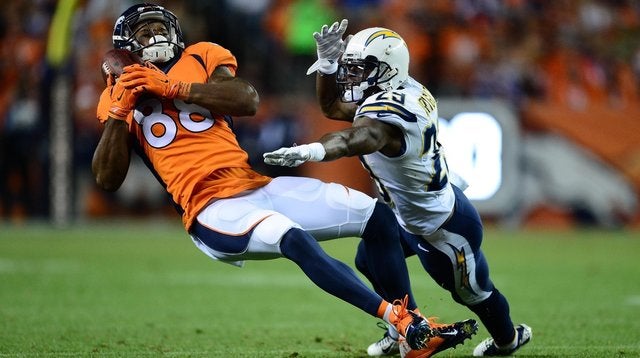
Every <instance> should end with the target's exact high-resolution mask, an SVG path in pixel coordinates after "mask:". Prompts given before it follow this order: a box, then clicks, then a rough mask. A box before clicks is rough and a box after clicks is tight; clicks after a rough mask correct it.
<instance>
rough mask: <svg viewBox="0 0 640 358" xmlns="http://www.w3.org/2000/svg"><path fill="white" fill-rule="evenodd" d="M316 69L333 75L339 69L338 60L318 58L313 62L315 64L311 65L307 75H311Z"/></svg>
mask: <svg viewBox="0 0 640 358" xmlns="http://www.w3.org/2000/svg"><path fill="white" fill-rule="evenodd" d="M316 71H318V72H320V73H321V74H324V75H332V74H334V73H336V72H337V71H338V61H336V60H326V59H318V60H317V61H316V62H314V63H313V65H311V66H309V69H308V70H307V75H310V74H312V73H314V72H316Z"/></svg>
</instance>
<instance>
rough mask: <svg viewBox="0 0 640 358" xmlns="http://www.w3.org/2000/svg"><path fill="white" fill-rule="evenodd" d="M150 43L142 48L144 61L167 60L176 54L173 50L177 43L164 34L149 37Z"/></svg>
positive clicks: (156, 61)
mask: <svg viewBox="0 0 640 358" xmlns="http://www.w3.org/2000/svg"><path fill="white" fill-rule="evenodd" d="M149 45H150V46H148V47H146V48H144V49H142V59H143V60H144V61H150V62H154V63H158V62H167V61H169V60H170V59H172V58H173V56H175V52H174V51H173V49H174V47H175V45H174V44H172V43H170V42H169V41H168V40H167V38H166V37H164V36H162V35H155V36H153V37H152V38H151V39H149Z"/></svg>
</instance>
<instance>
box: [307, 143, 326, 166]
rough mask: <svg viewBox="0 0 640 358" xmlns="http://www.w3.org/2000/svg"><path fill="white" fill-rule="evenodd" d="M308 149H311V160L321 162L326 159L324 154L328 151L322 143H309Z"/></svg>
mask: <svg viewBox="0 0 640 358" xmlns="http://www.w3.org/2000/svg"><path fill="white" fill-rule="evenodd" d="M307 149H309V161H311V162H320V161H322V159H324V156H325V155H327V151H326V150H325V149H324V146H323V145H322V143H318V142H314V143H309V144H307Z"/></svg>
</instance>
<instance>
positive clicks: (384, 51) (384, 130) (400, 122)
mask: <svg viewBox="0 0 640 358" xmlns="http://www.w3.org/2000/svg"><path fill="white" fill-rule="evenodd" d="M346 25H347V21H346V20H342V22H341V23H340V24H338V23H335V24H334V25H333V26H332V27H330V28H326V27H323V30H322V31H321V32H319V33H315V34H314V37H315V38H316V42H317V45H318V61H316V63H314V64H313V65H312V66H311V67H310V69H309V70H310V71H309V72H313V71H317V75H316V88H317V97H318V101H319V102H320V106H321V107H322V110H323V112H324V114H325V115H326V116H327V117H329V118H331V119H336V120H344V121H352V122H353V125H352V127H350V128H347V129H344V130H341V131H337V132H333V133H328V134H325V135H324V136H322V137H321V138H320V139H319V140H318V141H317V142H314V143H310V144H304V145H299V146H294V147H291V148H280V149H278V150H276V151H274V152H270V153H265V154H264V161H265V163H267V164H272V165H284V166H298V165H300V164H302V163H304V162H307V161H316V162H317V161H330V160H335V159H338V158H341V157H346V156H355V155H358V156H360V159H361V161H362V164H363V165H364V167H365V168H366V169H367V170H368V171H369V173H370V175H371V177H372V178H373V180H374V181H375V183H376V184H377V186H378V188H379V191H380V196H381V197H382V198H383V199H384V200H385V201H386V203H387V204H388V205H389V206H390V207H391V209H392V210H393V212H394V213H395V216H396V218H397V220H398V222H399V224H400V226H401V227H402V228H403V229H404V230H403V231H404V233H403V246H404V248H405V255H406V256H411V255H414V254H415V255H417V256H418V257H419V259H420V261H421V263H422V265H423V267H424V269H425V270H426V271H427V273H428V274H429V275H430V276H431V277H432V278H433V279H434V280H435V281H436V282H437V283H438V284H440V285H441V286H442V287H444V288H446V289H447V290H448V291H450V293H451V295H452V297H453V299H454V300H455V301H456V302H458V303H460V304H462V305H465V306H467V307H468V308H469V309H470V310H471V311H473V312H474V313H475V314H477V315H478V317H479V318H480V320H481V321H482V323H483V324H484V325H485V327H486V328H487V330H488V331H489V333H490V334H491V338H488V339H486V340H484V341H483V342H482V343H480V344H479V345H478V346H477V347H476V348H475V350H474V352H473V354H474V355H475V356H503V355H511V354H512V353H514V352H515V351H516V350H517V349H519V348H520V347H521V346H523V345H524V344H526V343H528V342H529V340H530V339H531V328H530V327H528V326H527V325H525V324H519V325H517V326H515V327H514V325H513V323H512V320H511V317H510V313H509V304H508V302H507V299H506V298H505V297H504V296H503V295H502V294H501V293H500V291H498V289H497V288H496V287H495V286H494V284H493V283H492V282H491V280H490V278H489V268H488V265H487V261H486V260H485V257H484V255H483V253H482V250H481V248H480V244H481V242H482V235H483V228H482V221H481V219H480V216H479V215H478V212H477V210H476V209H475V208H474V207H473V205H472V204H471V202H470V201H469V199H468V198H467V197H466V196H465V195H464V193H463V192H462V190H461V189H460V188H459V187H458V186H456V185H455V183H453V182H452V181H453V177H454V176H453V175H452V174H450V173H449V172H448V168H447V162H446V159H445V155H444V152H443V148H442V146H441V144H440V143H439V141H438V107H437V102H436V100H435V98H434V97H433V96H432V95H431V93H430V92H429V90H427V88H425V87H424V86H423V85H422V84H420V83H419V82H417V81H416V80H414V79H413V78H411V77H410V76H409V73H408V68H409V51H408V49H407V45H406V43H405V42H404V40H403V39H402V38H401V37H400V35H398V34H397V33H395V32H394V31H391V30H389V29H385V28H380V27H374V28H368V29H365V30H362V31H360V32H358V33H357V34H355V35H353V36H349V37H347V38H346V39H344V40H343V38H342V37H343V34H344V32H345V29H346ZM325 26H326V25H325ZM336 84H337V86H336ZM459 186H462V185H461V184H459ZM463 189H464V188H463ZM371 265H372V263H371V262H370V261H369V260H368V259H367V257H366V256H365V255H363V252H362V250H358V254H357V257H356V266H357V267H358V269H359V270H360V271H361V272H362V273H363V274H364V275H365V276H367V278H369V280H371V282H372V284H373V286H374V287H375V288H376V289H378V290H380V292H383V291H384V290H383V288H384V285H385V283H384V282H379V281H376V279H375V277H373V276H372V275H371V269H370V268H371V267H372V266H371ZM397 337H398V333H397V332H395V330H394V329H393V327H389V328H388V330H387V332H386V333H385V335H384V337H383V338H382V339H381V340H380V341H378V342H376V343H373V344H372V345H371V346H370V347H369V349H368V353H369V355H372V356H380V355H391V354H396V353H397V352H398V350H400V351H401V354H402V355H403V356H407V357H428V356H430V355H432V354H433V352H429V351H426V350H420V351H415V350H410V349H409V348H408V347H406V345H404V344H403V342H402V341H400V343H398V340H397Z"/></svg>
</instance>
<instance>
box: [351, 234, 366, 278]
mask: <svg viewBox="0 0 640 358" xmlns="http://www.w3.org/2000/svg"><path fill="white" fill-rule="evenodd" d="M354 264H355V266H356V269H358V271H360V273H362V274H363V275H365V276H367V277H368V276H369V268H368V266H367V255H366V253H365V251H364V243H363V242H362V241H360V244H358V249H357V251H356V257H355V259H354Z"/></svg>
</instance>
